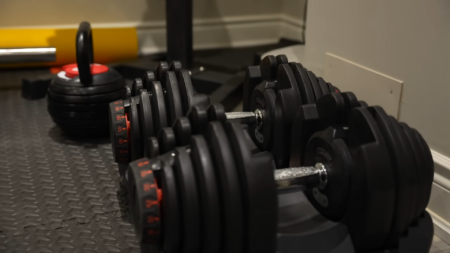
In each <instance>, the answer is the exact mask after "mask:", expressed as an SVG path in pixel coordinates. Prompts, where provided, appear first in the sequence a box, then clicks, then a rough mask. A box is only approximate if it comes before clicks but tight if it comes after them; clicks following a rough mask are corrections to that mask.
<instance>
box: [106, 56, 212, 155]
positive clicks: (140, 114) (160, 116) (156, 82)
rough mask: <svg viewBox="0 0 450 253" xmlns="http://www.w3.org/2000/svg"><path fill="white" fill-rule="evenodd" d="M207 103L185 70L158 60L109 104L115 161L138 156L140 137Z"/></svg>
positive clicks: (140, 150)
mask: <svg viewBox="0 0 450 253" xmlns="http://www.w3.org/2000/svg"><path fill="white" fill-rule="evenodd" d="M208 104H209V98H208V97H207V96H206V95H203V94H197V93H196V92H195V90H194V88H193V86H192V83H191V80H190V76H189V72H188V71H186V70H183V69H181V64H180V63H179V62H173V63H172V64H171V65H170V66H169V65H168V64H167V63H166V62H160V63H159V65H158V66H157V68H156V71H155V72H153V71H148V72H147V73H146V74H145V76H144V77H143V78H142V79H139V78H138V79H135V80H134V82H133V83H132V85H131V86H126V87H124V90H123V99H122V100H119V101H115V102H113V103H111V104H110V125H111V142H112V144H113V153H114V158H115V161H116V162H118V163H119V164H120V163H125V164H127V163H128V162H129V161H130V159H131V160H135V159H137V158H140V157H142V156H143V152H144V150H143V146H142V141H141V140H142V139H144V140H146V139H148V138H149V137H150V136H154V135H156V134H157V133H159V131H160V130H161V129H162V128H164V127H167V126H170V125H172V124H173V122H174V120H175V119H177V118H179V117H181V116H183V115H185V114H186V113H187V111H188V110H189V108H190V107H191V106H193V105H203V106H206V105H208ZM128 138H131V139H130V140H128ZM130 148H131V150H133V151H132V152H131V154H130V152H129V151H130Z"/></svg>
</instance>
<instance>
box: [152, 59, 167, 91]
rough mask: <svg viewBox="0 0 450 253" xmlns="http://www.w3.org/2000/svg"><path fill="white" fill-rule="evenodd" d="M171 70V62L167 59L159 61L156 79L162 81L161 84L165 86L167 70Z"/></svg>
mask: <svg viewBox="0 0 450 253" xmlns="http://www.w3.org/2000/svg"><path fill="white" fill-rule="evenodd" d="M168 70H169V64H167V62H165V61H161V62H159V64H158V66H157V67H156V70H155V75H156V80H158V81H159V82H161V85H163V88H165V86H164V85H166V72H167V71H168Z"/></svg>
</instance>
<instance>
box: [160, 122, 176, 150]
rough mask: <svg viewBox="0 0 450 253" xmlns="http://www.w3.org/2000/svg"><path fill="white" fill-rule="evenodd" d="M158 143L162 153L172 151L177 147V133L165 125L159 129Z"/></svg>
mask: <svg viewBox="0 0 450 253" xmlns="http://www.w3.org/2000/svg"><path fill="white" fill-rule="evenodd" d="M158 144H159V151H160V153H161V154H164V153H167V152H170V151H172V150H173V149H174V148H175V147H176V145H177V142H176V140H175V134H174V133H173V130H172V128H170V127H164V128H162V129H161V131H159V134H158Z"/></svg>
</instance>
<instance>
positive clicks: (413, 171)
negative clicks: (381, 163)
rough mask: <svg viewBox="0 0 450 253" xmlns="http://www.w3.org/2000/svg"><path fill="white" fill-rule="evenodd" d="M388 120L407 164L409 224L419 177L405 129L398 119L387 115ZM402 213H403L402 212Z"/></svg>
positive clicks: (414, 208) (412, 217)
mask: <svg viewBox="0 0 450 253" xmlns="http://www.w3.org/2000/svg"><path fill="white" fill-rule="evenodd" d="M389 120H390V121H391V124H392V126H393V127H394V129H395V131H396V133H397V136H398V137H399V140H400V145H401V147H402V149H403V152H404V154H405V157H406V162H407V164H408V165H407V166H408V175H409V180H410V182H411V183H410V184H411V187H410V197H411V198H412V202H411V205H412V206H411V207H410V212H411V216H410V220H409V224H411V223H412V222H413V221H414V217H415V214H416V209H417V206H418V202H417V199H418V198H417V196H419V195H418V192H417V191H418V186H419V177H418V172H417V170H418V169H417V165H416V163H415V160H414V151H413V150H412V147H411V145H410V143H409V140H408V137H407V136H406V133H405V131H404V130H403V128H402V127H401V126H400V124H399V123H398V121H397V120H396V119H395V118H394V117H392V116H389ZM402 215H405V214H404V213H403V214H402ZM409 224H408V225H409ZM406 229H407V227H405V228H404V231H406Z"/></svg>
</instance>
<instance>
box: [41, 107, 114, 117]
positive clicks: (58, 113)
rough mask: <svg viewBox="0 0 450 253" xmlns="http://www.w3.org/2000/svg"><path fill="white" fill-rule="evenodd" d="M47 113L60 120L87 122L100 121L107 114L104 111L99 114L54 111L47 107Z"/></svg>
mask: <svg viewBox="0 0 450 253" xmlns="http://www.w3.org/2000/svg"><path fill="white" fill-rule="evenodd" d="M48 112H49V113H50V115H51V116H52V117H56V118H60V119H81V120H84V119H86V120H89V119H101V118H107V117H108V114H107V113H106V112H105V111H100V112H96V111H94V112H67V111H60V110H55V109H53V108H52V107H48Z"/></svg>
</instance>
